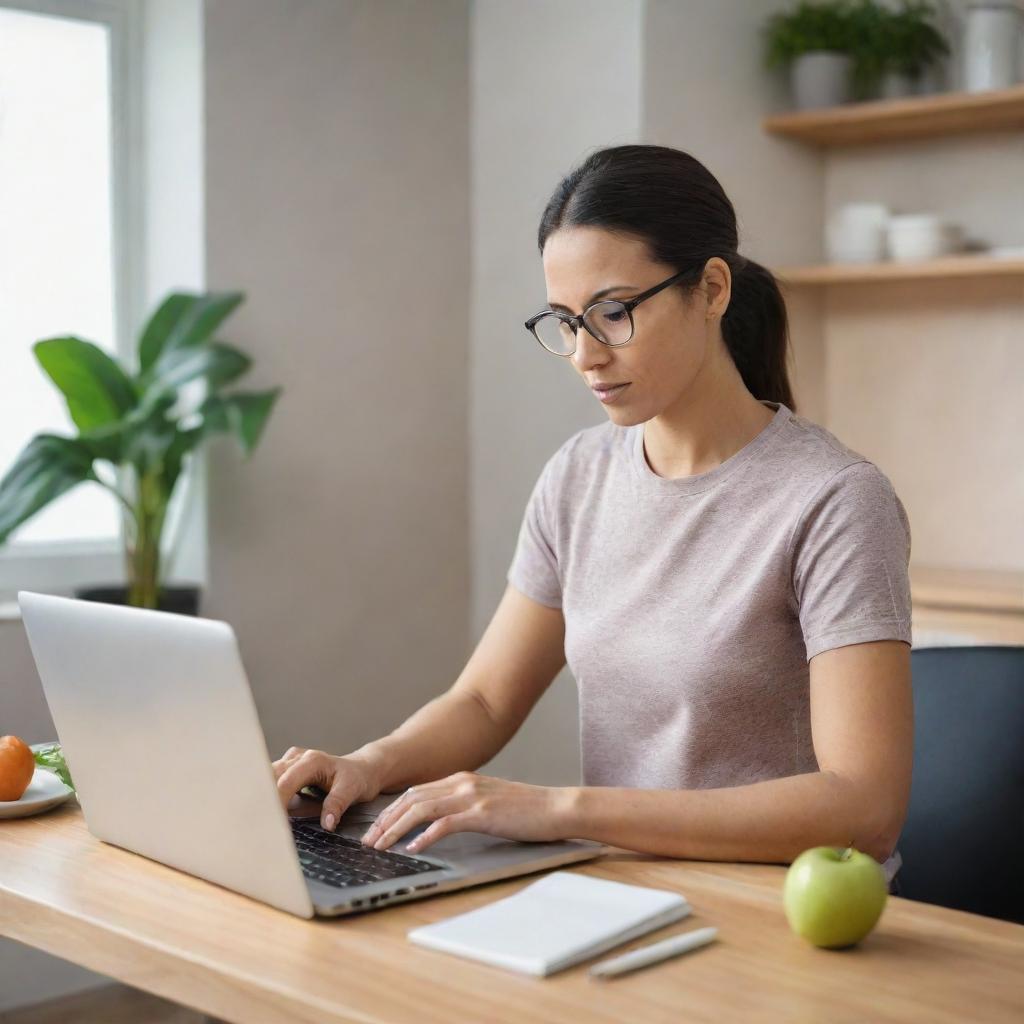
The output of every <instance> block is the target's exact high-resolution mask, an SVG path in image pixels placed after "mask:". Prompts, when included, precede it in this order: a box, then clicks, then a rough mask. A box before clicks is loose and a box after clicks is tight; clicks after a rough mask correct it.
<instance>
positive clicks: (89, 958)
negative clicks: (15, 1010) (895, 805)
mask: <svg viewBox="0 0 1024 1024" xmlns="http://www.w3.org/2000/svg"><path fill="white" fill-rule="evenodd" d="M256 853H257V851H254V855H255V854H256ZM569 870H573V871H582V872H584V873H586V874H591V875H595V876H597V877H601V878H611V879H615V880H618V881H623V882H632V883H635V884H638V885H649V886H655V887H659V888H666V889H673V890H675V891H677V892H681V893H682V894H683V895H685V896H686V898H687V899H688V900H689V901H690V903H691V904H692V905H693V908H694V913H693V914H692V915H691V917H689V918H687V919H685V920H683V921H678V922H675V923H674V924H671V925H667V926H666V927H664V928H662V929H659V930H658V931H656V932H652V933H650V934H649V935H647V936H645V937H643V938H641V939H637V940H635V941H633V942H631V943H627V944H626V945H625V946H624V947H622V949H627V948H635V947H637V946H640V945H643V944H645V943H647V942H652V941H654V940H655V939H658V938H664V937H665V936H667V935H672V934H676V933H677V932H681V931H687V930H689V929H692V928H695V927H699V926H704V925H708V924H714V925H717V926H718V927H719V929H720V931H719V938H718V941H717V942H715V943H713V944H712V945H710V946H707V947H705V948H703V949H701V950H698V951H696V952H693V953H689V954H686V955H685V956H683V957H681V958H678V959H675V960H670V961H666V962H664V963H661V964H658V965H655V966H651V967H648V968H645V969H643V970H640V971H636V972H634V973H632V974H627V975H623V976H621V977H619V978H613V979H606V980H603V981H599V980H591V979H590V978H589V977H588V976H587V974H586V968H587V966H588V965H587V964H580V965H577V966H576V967H572V968H569V969H568V970H565V971H563V972H561V973H559V974H555V975H552V976H551V977H549V978H532V977H528V976H526V975H518V974H515V973H512V972H509V971H505V970H502V969H501V968H497V967H491V966H490V965H487V964H483V963H475V962H473V961H469V960H463V959H460V958H457V957H454V956H451V955H449V954H445V953H440V952H436V951H434V950H427V949H422V948H420V947H417V946H414V945H413V944H412V943H410V942H409V941H408V940H407V939H406V937H405V935H406V932H407V930H408V929H409V928H412V927H414V926H416V925H421V924H424V923H427V922H431V921H437V920H439V919H440V918H444V917H448V916H449V915H451V914H455V913H459V912H461V911H463V910H469V909H471V908H474V907H478V906H480V905H482V904H485V903H489V902H490V901H492V900H495V899H498V898H499V897H502V896H507V895H510V894H511V893H513V892H515V891H516V890H518V889H519V888H521V887H522V886H524V885H527V884H529V882H531V881H533V880H535V878H536V877H538V876H536V875H524V876H521V877H519V878H515V879H511V880H507V881H503V882H496V883H492V884H489V885H484V886H478V887H476V888H471V889H465V890H461V891H459V892H454V893H446V894H442V895H440V896H436V897H434V898H432V899H427V900H419V901H415V902H412V903H406V904H401V905H396V906H393V907H387V908H385V909H383V910H377V911H370V912H368V913H364V914H360V915H356V916H352V917H344V918H337V919H334V920H325V919H320V920H314V921H305V920H303V919H301V918H296V917H292V916H290V915H288V914H285V913H283V912H281V911H278V910H274V909H272V908H270V907H267V906H264V905H263V904H261V903H258V902H256V901H254V900H251V899H249V898H247V897H245V896H240V895H238V894H237V893H233V892H231V891H230V890H227V889H223V888H220V887H219V886H216V885H213V884H211V883H208V882H204V881H201V880H200V879H197V878H192V877H191V876H189V875H185V874H182V873H181V872H178V871H175V870H174V869H172V868H168V867H165V866H164V865H162V864H157V863H155V862H153V861H150V860H147V859H145V858H144V857H140V856H138V855H136V854H133V853H129V852H128V851H126V850H121V849H118V848H117V847H113V846H109V845H107V844H105V843H100V842H99V841H98V840H96V839H94V838H93V836H92V835H90V834H89V832H88V831H87V829H86V827H85V822H84V819H83V818H82V814H81V810H80V808H79V806H78V804H77V802H76V801H75V800H74V799H72V800H70V801H68V802H67V803H66V804H63V805H61V806H60V807H58V808H55V809H54V810H53V811H50V812H47V813H46V814H42V815H38V816H36V817H30V818H21V819H13V820H4V821H0V934H3V935H6V936H9V937H11V938H14V939H17V940H19V941H21V942H24V943H27V944H28V945H30V946H36V947H38V948H39V949H42V950H45V951H47V952H49V953H52V954H55V955H56V956H59V957H64V958H65V959H67V960H72V961H74V962H76V963H78V964H81V965H83V966H84V967H87V968H90V969H92V970H94V971H99V972H101V973H103V974H107V975H109V976H111V977H113V978H116V979H118V980H120V981H123V982H126V983H127V984H129V985H133V986H136V987H137V988H140V989H144V990H146V991H149V992H153V993H155V994H157V995H160V996H163V997H165V998H167V999H172V1000H174V1001H175V1002H177V1003H181V1004H184V1005H186V1006H190V1007H193V1008H195V1009H197V1010H200V1011H203V1012H205V1013H208V1014H211V1015H213V1016H216V1017H220V1018H223V1019H225V1020H228V1021H233V1022H238V1024H285V1022H287V1024H296V1022H299V1021H309V1022H313V1021H316V1022H333V1021H352V1022H360V1024H377V1022H409V1021H417V1022H422V1024H435V1022H436V1024H452V1022H458V1021H474V1022H479V1021H486V1022H489V1024H490V1022H495V1024H497V1022H503V1021H508V1022H516V1024H522V1022H524V1021H529V1022H531V1024H532V1022H547V1021H571V1022H573V1024H590V1022H592V1021H593V1022H605V1021H628V1022H630V1024H633V1022H642V1021H665V1022H669V1021H671V1022H672V1024H679V1022H680V1021H681V1020H686V1021H708V1022H714V1024H721V1022H723V1021H734V1020H757V1021H786V1022H792V1021H796V1020H800V1021H827V1022H828V1024H843V1022H853V1021H858V1022H862V1021H865V1020H871V1021H873V1022H874V1021H883V1020H885V1021H915V1022H919V1021H928V1022H929V1024H940V1022H945V1021H948V1022H950V1024H954V1022H955V1024H962V1022H963V1021H968V1020H971V1021H982V1020H983V1021H986V1022H993V1021H1014V1022H1015V1024H1019V1022H1020V1021H1021V1020H1024V973H1022V967H1024V926H1021V925H1015V924H1010V923H1008V922H1004V921H997V920H994V919H991V918H986V917H980V916H976V915H974V914H966V913H962V912H960V911H955V910H946V909H944V908H940V907H933V906H929V905H927V904H921V903H914V902H912V901H910V900H905V899H899V898H897V897H893V896H890V897H889V902H888V904H887V905H886V908H885V910H884V911H883V914H882V918H881V920H880V921H879V923H878V925H877V926H876V928H875V930H874V931H873V932H872V933H871V935H869V936H868V937H867V938H866V939H865V940H864V942H863V943H861V945H860V946H859V947H854V948H853V949H850V950H842V951H831V950H820V949H815V948H814V947H812V946H810V945H808V944H806V943H805V942H804V941H803V940H802V939H800V938H798V937H797V936H796V935H794V934H793V933H792V932H791V931H790V930H789V926H788V925H787V923H786V919H785V916H784V914H783V910H782V901H781V892H782V881H783V877H784V875H785V871H786V868H785V867H784V866H783V865H760V864H721V863H712V862H703V861H675V860H668V859H663V858H657V857H650V856H647V855H644V854H635V853H631V852H629V851H621V852H616V853H614V854H611V855H608V856H606V857H605V858H600V859H598V860H596V861H591V862H588V863H585V864H583V865H579V866H572V867H571V868H570V869H569ZM620 951H621V950H620ZM610 955H611V954H610V953H608V954H605V956H610Z"/></svg>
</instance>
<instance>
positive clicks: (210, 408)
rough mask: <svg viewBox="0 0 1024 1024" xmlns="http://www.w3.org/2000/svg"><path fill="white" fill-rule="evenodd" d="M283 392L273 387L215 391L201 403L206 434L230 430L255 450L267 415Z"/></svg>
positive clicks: (244, 446) (245, 446)
mask: <svg viewBox="0 0 1024 1024" xmlns="http://www.w3.org/2000/svg"><path fill="white" fill-rule="evenodd" d="M280 394H281V388H279V387H277V388H272V389H271V390H269V391H237V392H235V393H234V394H233V395H211V396H210V397H209V398H207V399H206V401H205V402H203V404H202V405H201V406H200V407H199V412H200V413H201V414H202V417H203V431H204V433H206V434H212V433H221V432H229V433H232V434H234V435H235V437H237V438H238V440H239V442H240V443H241V445H242V449H243V450H244V451H245V454H246V455H249V454H251V453H252V450H253V449H254V448H255V447H256V444H257V443H258V441H259V439H260V435H261V434H262V433H263V427H264V426H265V425H266V422H267V417H268V416H269V415H270V411H271V409H273V407H274V403H275V402H276V401H277V398H278V396H279V395H280Z"/></svg>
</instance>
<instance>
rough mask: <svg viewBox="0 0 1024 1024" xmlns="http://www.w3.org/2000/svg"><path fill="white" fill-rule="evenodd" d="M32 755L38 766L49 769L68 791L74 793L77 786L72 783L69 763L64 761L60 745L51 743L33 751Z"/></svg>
mask: <svg viewBox="0 0 1024 1024" xmlns="http://www.w3.org/2000/svg"><path fill="white" fill-rule="evenodd" d="M32 753H33V755H34V756H35V759H36V764H38V765H39V766H40V767H42V768H47V769H49V770H50V771H51V772H53V774H54V775H56V776H57V778H58V779H60V781H61V782H63V783H64V785H65V786H67V787H68V789H70V790H71V791H72V792H74V789H75V784H74V783H73V782H72V781H71V772H69V771H68V763H67V761H65V760H64V754H63V752H62V751H61V749H60V744H59V743H50V744H49V745H47V746H45V747H40V748H39V749H38V750H33V751H32Z"/></svg>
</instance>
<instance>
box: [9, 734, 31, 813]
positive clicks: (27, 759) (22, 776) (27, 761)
mask: <svg viewBox="0 0 1024 1024" xmlns="http://www.w3.org/2000/svg"><path fill="white" fill-rule="evenodd" d="M35 770H36V759H35V756H34V755H33V753H32V748H31V747H30V746H29V745H28V744H27V743H25V742H24V741H23V740H20V739H19V738H18V737H17V736H0V800H19V799H21V795H22V793H24V792H25V790H26V789H28V784H29V783H30V782H31V781H32V776H33V775H34V774H35Z"/></svg>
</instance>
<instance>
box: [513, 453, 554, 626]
mask: <svg viewBox="0 0 1024 1024" xmlns="http://www.w3.org/2000/svg"><path fill="white" fill-rule="evenodd" d="M561 455H562V452H561V451H558V452H555V454H554V455H552V456H551V458H549V459H548V461H547V462H546V463H545V465H544V468H543V469H542V470H541V472H540V475H539V476H538V478H537V482H536V483H535V484H534V485H533V491H532V492H531V493H530V497H529V499H528V500H527V502H526V511H525V512H524V513H523V519H522V522H521V524H520V527H519V537H518V539H517V541H516V549H515V554H514V555H513V557H512V564H511V566H509V570H508V573H507V574H506V579H507V580H508V581H509V583H511V584H512V585H513V586H514V587H515V588H516V589H517V590H519V591H521V592H522V593H524V594H525V595H526V596H527V597H530V598H533V600H534V601H538V602H540V603H541V604H544V605H547V606H548V607H550V608H561V607H562V581H561V576H560V574H559V571H558V555H557V546H556V530H555V522H554V513H555V511H556V509H557V507H558V504H557V499H556V494H555V488H556V486H557V483H558V479H557V477H558V473H557V468H558V466H559V465H560V462H561Z"/></svg>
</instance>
